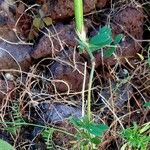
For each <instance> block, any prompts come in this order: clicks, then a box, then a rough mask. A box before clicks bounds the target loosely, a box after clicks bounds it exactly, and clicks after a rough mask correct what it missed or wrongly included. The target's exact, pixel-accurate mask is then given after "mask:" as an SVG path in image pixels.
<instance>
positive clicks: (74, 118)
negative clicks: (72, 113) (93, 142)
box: [69, 117, 83, 128]
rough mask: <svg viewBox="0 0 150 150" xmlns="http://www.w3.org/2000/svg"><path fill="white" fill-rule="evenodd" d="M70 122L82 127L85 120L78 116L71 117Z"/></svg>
mask: <svg viewBox="0 0 150 150" xmlns="http://www.w3.org/2000/svg"><path fill="white" fill-rule="evenodd" d="M69 120H70V123H72V124H73V125H75V126H77V127H79V128H82V127H83V122H82V120H80V119H78V118H76V117H71V118H70V119H69Z"/></svg>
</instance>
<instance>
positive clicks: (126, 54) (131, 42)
mask: <svg viewBox="0 0 150 150" xmlns="http://www.w3.org/2000/svg"><path fill="white" fill-rule="evenodd" d="M111 20H112V24H111V26H112V31H113V35H114V36H115V35H117V34H120V33H123V34H124V35H125V38H124V39H123V41H122V42H121V43H120V46H119V47H118V49H117V51H116V53H115V54H116V58H117V59H114V57H113V56H112V57H110V58H105V57H104V58H103V61H102V56H101V52H96V53H95V57H96V67H98V66H99V65H102V62H104V64H107V65H110V66H111V65H115V64H116V62H117V61H119V62H120V63H124V62H125V58H127V59H131V58H133V57H135V55H136V53H138V52H139V51H140V49H141V45H140V43H139V42H137V41H136V40H142V36H143V24H144V14H143V12H142V10H141V9H138V8H135V7H125V8H124V9H121V10H119V11H117V12H115V13H114V15H113V17H112V19H111Z"/></svg>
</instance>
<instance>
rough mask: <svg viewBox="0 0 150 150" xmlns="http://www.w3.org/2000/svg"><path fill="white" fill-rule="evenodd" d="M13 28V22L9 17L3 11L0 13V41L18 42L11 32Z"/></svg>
mask: <svg viewBox="0 0 150 150" xmlns="http://www.w3.org/2000/svg"><path fill="white" fill-rule="evenodd" d="M13 27H14V22H13V21H11V20H10V18H9V16H8V15H7V14H6V13H5V12H4V11H0V39H3V40H6V41H9V42H18V38H17V36H16V34H15V32H14V31H13V30H12V29H13Z"/></svg>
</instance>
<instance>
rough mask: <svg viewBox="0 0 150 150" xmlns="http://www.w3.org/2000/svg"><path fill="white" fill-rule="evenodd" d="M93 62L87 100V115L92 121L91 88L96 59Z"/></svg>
mask: <svg viewBox="0 0 150 150" xmlns="http://www.w3.org/2000/svg"><path fill="white" fill-rule="evenodd" d="M91 63H92V68H91V72H90V79H89V86H88V100H87V116H88V120H89V121H91V88H92V81H93V76H94V69H95V59H92V60H91Z"/></svg>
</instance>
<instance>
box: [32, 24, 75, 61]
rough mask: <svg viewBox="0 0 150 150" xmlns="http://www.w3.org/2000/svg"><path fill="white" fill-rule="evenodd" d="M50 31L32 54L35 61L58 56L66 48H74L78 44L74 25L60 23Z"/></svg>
mask: <svg viewBox="0 0 150 150" xmlns="http://www.w3.org/2000/svg"><path fill="white" fill-rule="evenodd" d="M48 30H49V32H48V33H46V35H44V36H43V37H42V38H41V39H40V40H39V42H38V44H37V45H36V46H35V48H34V51H33V53H32V54H31V56H32V57H33V58H34V59H38V58H42V57H48V56H56V55H57V54H58V53H59V52H60V51H61V49H63V48H64V47H65V46H67V47H74V46H75V45H76V44H77V42H76V39H75V36H76V33H75V28H74V25H72V24H68V25H64V24H62V23H58V24H56V25H55V26H51V27H49V28H48ZM48 34H49V35H48Z"/></svg>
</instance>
